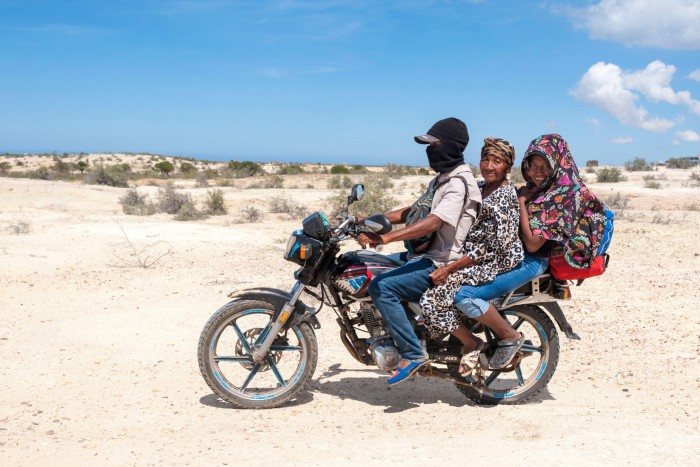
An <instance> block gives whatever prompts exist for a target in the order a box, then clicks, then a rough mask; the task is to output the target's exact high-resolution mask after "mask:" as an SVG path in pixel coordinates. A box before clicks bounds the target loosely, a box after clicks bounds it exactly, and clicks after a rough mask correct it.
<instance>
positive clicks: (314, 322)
mask: <svg viewBox="0 0 700 467" xmlns="http://www.w3.org/2000/svg"><path fill="white" fill-rule="evenodd" d="M291 296H292V295H291V294H290V293H289V292H285V291H284V290H280V289H273V288H270V287H255V288H252V289H245V290H238V291H234V292H231V293H230V294H228V297H229V298H232V299H234V300H235V299H241V300H262V301H264V302H268V303H270V304H272V306H274V308H275V314H274V315H273V319H277V317H278V316H279V314H280V313H281V312H282V308H283V307H284V305H285V304H286V303H287V302H288V301H289V299H290V298H291ZM315 314H316V310H315V309H314V308H313V307H310V306H308V305H306V304H305V303H304V302H302V301H301V300H297V302H296V304H295V305H294V312H293V314H292V316H291V318H290V319H288V320H287V322H286V323H285V326H284V328H283V329H289V327H290V326H293V325H295V324H298V323H300V322H307V323H309V325H310V326H311V327H312V328H314V329H320V328H321V323H320V322H319V321H318V318H316V316H315Z"/></svg>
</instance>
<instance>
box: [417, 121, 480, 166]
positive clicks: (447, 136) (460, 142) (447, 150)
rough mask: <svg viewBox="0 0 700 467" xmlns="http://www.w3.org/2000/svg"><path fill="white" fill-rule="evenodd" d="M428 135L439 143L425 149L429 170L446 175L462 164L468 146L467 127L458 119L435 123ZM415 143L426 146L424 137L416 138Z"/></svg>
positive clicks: (426, 140)
mask: <svg viewBox="0 0 700 467" xmlns="http://www.w3.org/2000/svg"><path fill="white" fill-rule="evenodd" d="M428 135H430V136H432V137H433V138H437V139H439V140H440V141H441V143H438V144H431V145H429V146H428V147H427V148H425V152H426V154H427V155H428V162H429V163H430V168H431V169H433V170H434V171H436V172H439V173H448V172H451V171H452V170H454V169H455V168H457V167H458V166H460V165H462V164H464V154H463V153H464V150H465V149H466V147H467V144H469V131H468V130H467V125H465V124H464V122H463V121H462V120H460V119H458V118H454V117H450V118H445V119H443V120H440V121H439V122H437V123H435V124H434V125H433V126H432V127H431V128H430V130H428ZM415 140H416V142H418V143H422V144H426V143H427V142H428V139H426V137H425V136H423V137H416V138H415Z"/></svg>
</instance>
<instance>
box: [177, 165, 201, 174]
mask: <svg viewBox="0 0 700 467" xmlns="http://www.w3.org/2000/svg"><path fill="white" fill-rule="evenodd" d="M180 172H182V173H183V174H184V175H185V176H194V174H196V173H197V167H195V166H194V164H191V163H189V162H180Z"/></svg>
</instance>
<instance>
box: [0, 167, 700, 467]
mask: <svg viewBox="0 0 700 467" xmlns="http://www.w3.org/2000/svg"><path fill="white" fill-rule="evenodd" d="M654 173H655V174H661V173H663V174H664V178H663V179H662V180H661V185H662V186H661V188H660V189H651V188H645V187H644V184H643V182H642V176H643V175H645V173H637V172H635V173H625V175H627V176H628V177H629V179H628V180H627V181H625V182H621V183H607V184H605V183H589V186H590V187H591V189H592V190H593V191H594V192H595V193H596V194H598V195H599V196H601V197H603V198H605V197H608V196H612V195H614V194H616V193H620V194H622V195H624V196H626V197H628V198H629V206H628V207H627V208H626V209H624V210H623V212H618V219H617V223H616V233H615V237H614V239H613V243H612V246H611V249H610V254H611V256H612V259H611V262H610V266H609V269H608V272H607V273H606V274H605V275H604V276H602V277H598V278H593V279H590V280H588V281H586V282H585V283H584V284H583V285H582V286H581V287H572V292H573V298H572V299H571V300H569V301H567V302H563V303H562V308H563V309H564V312H565V313H566V316H567V317H568V319H569V321H570V323H571V324H572V326H573V328H574V330H575V331H576V332H577V333H578V334H579V335H580V336H581V340H580V341H573V340H568V339H566V337H565V336H564V335H563V334H561V333H560V341H561V354H560V361H559V365H558V367H557V370H556V373H555V374H554V377H553V378H552V380H551V382H550V384H549V386H548V388H547V389H545V390H544V391H543V392H542V393H541V394H540V395H539V396H538V397H536V399H535V400H534V401H532V402H529V403H527V404H525V405H520V406H495V407H486V406H478V405H475V404H473V403H472V402H471V401H469V400H467V399H466V398H465V397H464V396H463V395H462V394H460V393H459V392H458V391H457V389H456V388H455V387H454V386H453V385H451V384H449V383H447V382H444V381H440V380H435V379H429V378H423V377H419V378H414V379H412V380H410V381H408V382H406V383H404V384H401V385H399V386H396V387H393V388H389V387H388V386H387V384H386V374H385V373H383V372H381V371H378V370H377V369H376V368H371V367H364V366H362V365H361V364H360V363H358V362H356V361H355V360H354V359H353V358H352V357H351V356H350V355H349V354H348V353H347V351H346V350H345V348H344V347H343V345H342V343H341V342H340V340H339V338H338V328H337V324H336V322H335V316H334V315H333V314H332V313H331V312H330V310H328V309H327V308H326V309H324V310H322V312H321V313H320V314H319V315H318V317H319V319H320V321H321V324H322V328H321V329H319V330H318V331H317V337H318V342H319V362H318V367H317V369H316V373H315V375H314V377H313V378H312V380H311V383H310V384H309V386H308V387H307V390H306V391H305V392H303V393H302V394H301V396H300V397H298V398H297V399H296V400H295V401H293V402H292V403H290V404H289V405H287V406H285V407H282V408H278V409H272V410H263V411H253V410H238V409H234V408H231V407H230V406H229V405H228V404H226V403H223V402H222V401H221V400H219V399H218V398H217V397H216V396H214V395H213V394H212V391H211V390H210V389H209V387H208V386H207V385H206V384H205V383H204V380H203V379H202V377H201V376H200V374H199V369H198V366H197V359H196V350H197V341H198V338H199V333H200V331H201V329H202V327H203V325H204V324H205V322H206V321H207V319H208V318H209V316H210V315H211V314H212V313H213V312H214V311H215V310H216V309H218V308H219V307H220V306H222V305H223V304H225V303H226V302H227V301H228V298H227V294H228V293H230V292H231V291H234V290H240V289H244V288H248V287H256V286H266V287H275V288H281V289H284V290H288V289H289V288H290V287H291V285H292V284H293V278H292V273H293V271H294V269H295V268H294V265H293V264H291V263H287V262H285V261H284V260H283V259H282V251H283V248H284V245H285V243H286V240H287V238H288V236H289V233H290V232H291V231H292V230H293V229H296V228H298V226H299V225H300V224H299V222H300V219H290V218H289V216H286V215H284V214H273V213H269V212H266V213H265V217H264V219H263V220H262V222H257V223H237V221H236V218H237V216H238V212H239V211H240V208H241V207H244V206H248V205H255V206H257V207H259V208H260V209H261V210H263V211H265V210H266V209H267V207H266V206H267V202H268V200H269V199H270V198H271V197H279V196H282V197H288V198H290V199H293V200H295V201H296V202H297V203H301V204H305V205H306V206H308V207H309V208H311V209H325V206H326V204H327V201H326V199H327V198H328V197H329V196H331V195H333V194H335V193H336V190H328V189H327V188H325V186H326V181H327V178H328V177H329V176H327V175H314V176H311V177H310V176H303V175H301V176H289V179H285V187H290V186H292V185H295V186H304V187H306V186H307V185H308V184H312V185H314V188H281V189H243V188H240V187H236V186H234V187H225V188H222V190H223V191H224V194H225V200H226V203H227V206H228V207H229V214H228V215H224V216H214V217H210V218H208V219H206V220H200V221H193V222H178V221H175V220H173V219H172V216H169V215H166V214H156V215H154V216H148V217H138V216H128V215H125V214H124V213H123V212H122V209H121V206H120V204H119V198H120V197H121V196H122V195H123V194H124V193H125V189H123V188H111V187H104V186H94V185H84V184H81V183H78V182H58V181H56V182H53V181H42V180H29V179H22V178H8V177H0V200H1V201H2V202H1V203H0V297H1V298H0V318H1V319H0V355H1V356H2V361H1V362H0V402H1V403H0V459H1V460H0V464H2V465H6V466H9V465H23V466H29V465H41V464H46V465H67V466H68V465H71V466H72V465H154V464H159V465H244V464H245V465H284V464H288V465H348V464H354V465H399V464H408V465H413V464H423V465H437V464H444V465H447V463H448V462H449V463H461V464H463V465H464V464H469V465H479V464H486V463H488V464H489V465H513V464H514V463H518V464H524V465H534V464H540V463H554V464H568V465H572V464H573V465H583V464H606V465H609V464H615V465H619V464H644V465H651V464H654V465H656V464H663V465H699V464H700V434H699V433H700V419H699V417H700V364H699V363H700V362H699V357H700V332H699V329H700V301H699V299H698V286H699V285H700V280H699V279H698V277H700V233H699V232H700V187H698V186H697V182H695V183H696V184H695V185H693V184H692V183H690V182H689V181H688V180H689V176H690V174H691V171H690V170H672V169H664V168H660V169H659V170H658V171H656V172H654ZM584 175H586V176H587V177H589V178H590V179H591V180H595V176H591V175H589V174H585V172H584ZM294 177H297V179H294ZM428 180H429V177H420V176H411V177H404V178H402V179H400V180H398V181H397V182H396V184H395V187H394V189H393V190H392V193H393V194H394V196H396V197H397V199H399V200H400V201H401V202H405V203H408V202H410V201H411V198H412V194H411V193H412V192H415V191H416V187H417V186H418V185H419V184H420V183H425V182H427V181H428ZM176 184H177V185H178V186H181V187H182V188H183V189H185V190H187V191H188V192H189V193H191V194H192V196H193V197H194V198H195V199H196V200H202V199H203V198H204V197H205V196H206V191H207V188H195V187H194V184H193V183H192V181H182V180H178V181H176ZM140 190H143V191H144V192H148V193H150V194H154V193H155V192H156V190H157V188H156V187H153V186H144V187H142V188H140ZM127 237H128V241H127ZM352 247H353V246H352V245H348V248H352ZM137 254H138V255H140V256H137ZM161 255H162V256H161ZM146 256H147V257H148V258H150V259H151V260H155V259H156V258H159V259H158V260H157V261H155V263H154V264H152V265H151V267H148V268H144V267H142V265H141V263H142V259H143V258H144V257H146Z"/></svg>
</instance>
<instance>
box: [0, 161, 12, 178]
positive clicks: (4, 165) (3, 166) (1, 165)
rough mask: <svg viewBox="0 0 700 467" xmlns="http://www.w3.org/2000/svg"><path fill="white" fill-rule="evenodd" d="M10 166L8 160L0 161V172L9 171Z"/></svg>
mask: <svg viewBox="0 0 700 467" xmlns="http://www.w3.org/2000/svg"><path fill="white" fill-rule="evenodd" d="M11 168H12V165H11V164H10V163H9V162H5V161H3V162H0V174H3V175H5V174H6V173H7V172H9V171H10V169H11Z"/></svg>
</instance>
